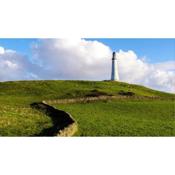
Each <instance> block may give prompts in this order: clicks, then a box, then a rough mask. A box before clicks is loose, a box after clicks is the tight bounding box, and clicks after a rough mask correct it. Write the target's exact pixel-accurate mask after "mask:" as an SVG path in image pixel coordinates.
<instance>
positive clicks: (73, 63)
mask: <svg viewBox="0 0 175 175" xmlns="http://www.w3.org/2000/svg"><path fill="white" fill-rule="evenodd" d="M111 56H112V50H111V49H110V48H109V47H108V46H106V45H104V44H103V43H101V42H98V41H89V40H88V41H87V40H85V39H75V40H73V39H72V40H69V39H42V40H40V41H39V42H37V43H35V44H33V47H32V58H31V59H30V61H29V59H27V58H26V57H25V56H23V55H21V54H19V53H16V52H14V51H10V50H5V49H4V48H1V47H0V80H1V81H5V80H15V79H74V80H75V79H78V80H80V79H82V80H108V79H110V75H111ZM117 58H118V65H119V76H120V80H121V81H124V82H129V83H135V84H141V85H145V86H148V87H151V88H153V89H158V90H162V91H168V92H175V89H174V87H175V61H167V62H163V63H156V64H150V63H148V62H147V61H146V60H145V59H143V58H139V57H138V56H137V54H136V53H135V52H134V51H132V50H129V51H122V50H120V51H118V52H117Z"/></svg>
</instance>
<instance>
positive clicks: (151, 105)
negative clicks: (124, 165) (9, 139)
mask: <svg viewBox="0 0 175 175" xmlns="http://www.w3.org/2000/svg"><path fill="white" fill-rule="evenodd" d="M100 96H108V97H110V96H115V97H120V99H118V100H117V99H116V100H115V99H113V100H112V99H111V100H101V101H98V100H97V101H96V102H92V103H86V104H82V103H80V102H76V103H75V104H54V106H55V107H57V108H58V109H63V110H65V111H68V112H69V113H71V114H72V116H73V117H74V118H75V119H76V120H77V122H78V125H79V131H78V133H77V134H76V135H89V136H91V135H94V136H100V135H109V136H110V135H111V136H112V135H175V129H174V128H175V120H174V106H173V105H174V99H175V95H174V94H170V93H165V92H160V91H156V90H152V89H149V88H146V87H143V86H139V85H134V84H127V83H122V82H112V81H63V80H45V81H14V82H1V83H0V108H1V110H0V135H5V136H8V135H9V136H20V135H22V136H24V135H25V136H34V135H38V134H39V133H41V132H42V130H43V129H46V128H49V127H51V126H52V124H53V123H52V121H51V119H50V118H49V116H47V115H45V114H43V113H41V112H40V111H37V110H35V109H32V108H31V107H30V104H31V103H34V102H41V101H43V100H45V101H47V100H57V99H74V98H75V99H77V98H87V97H100ZM122 97H127V99H126V98H123V99H122ZM149 111H151V113H149ZM134 114H135V115H134ZM146 114H147V115H146ZM140 115H142V116H143V117H141V116H140ZM92 116H93V117H92ZM138 116H140V119H139V117H138ZM166 116H167V117H166ZM151 119H152V120H151ZM155 119H156V120H155ZM124 120H125V121H124ZM99 121H100V123H99ZM124 123H125V124H124ZM128 124H129V125H128ZM137 124H139V127H137ZM144 124H145V125H144ZM151 124H152V126H151ZM106 125H107V128H106V129H105V128H104V126H106ZM148 125H149V126H148ZM121 126H122V128H120V127H121ZM115 127H116V128H115ZM134 127H135V128H134ZM150 127H151V128H152V129H151V130H150ZM139 128H140V129H139ZM127 131H128V132H127ZM151 133H152V134H151ZM163 133H164V134H163Z"/></svg>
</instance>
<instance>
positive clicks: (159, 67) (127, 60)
mask: <svg viewBox="0 0 175 175" xmlns="http://www.w3.org/2000/svg"><path fill="white" fill-rule="evenodd" d="M117 58H118V62H119V75H120V79H121V80H122V81H125V82H129V83H136V84H142V85H145V86H148V87H151V88H154V89H158V90H162V91H169V92H175V61H169V62H164V63H157V64H149V63H147V62H146V61H145V60H144V59H142V58H138V56H137V55H136V54H135V53H134V51H131V50H130V51H127V52H124V51H122V50H120V51H119V52H117Z"/></svg>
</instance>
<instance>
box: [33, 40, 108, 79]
mask: <svg viewBox="0 0 175 175" xmlns="http://www.w3.org/2000/svg"><path fill="white" fill-rule="evenodd" d="M33 55H34V58H33V59H34V61H35V62H37V63H39V65H40V66H41V67H42V68H43V70H42V71H41V72H40V77H42V78H44V79H45V78H49V79H50V78H51V79H85V80H87V79H88V80H100V79H108V78H109V74H110V57H111V50H110V48H109V47H108V46H106V45H104V44H102V43H100V42H98V41H86V40H84V39H76V40H68V39H48V40H42V41H41V43H40V44H37V45H34V47H33ZM43 72H44V73H43Z"/></svg>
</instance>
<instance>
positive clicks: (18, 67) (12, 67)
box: [0, 47, 32, 81]
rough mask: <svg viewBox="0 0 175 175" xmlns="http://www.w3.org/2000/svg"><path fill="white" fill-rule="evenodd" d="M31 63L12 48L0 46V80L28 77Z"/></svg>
mask: <svg viewBox="0 0 175 175" xmlns="http://www.w3.org/2000/svg"><path fill="white" fill-rule="evenodd" d="M30 68H32V64H31V63H30V62H29V61H28V59H27V58H26V57H24V56H23V55H21V54H19V53H17V52H16V51H13V50H6V49H4V48H3V47H0V81H9V80H22V79H30V76H29V72H30Z"/></svg>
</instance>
